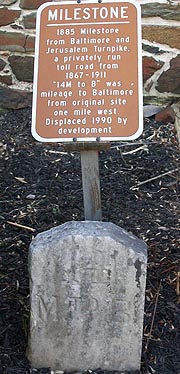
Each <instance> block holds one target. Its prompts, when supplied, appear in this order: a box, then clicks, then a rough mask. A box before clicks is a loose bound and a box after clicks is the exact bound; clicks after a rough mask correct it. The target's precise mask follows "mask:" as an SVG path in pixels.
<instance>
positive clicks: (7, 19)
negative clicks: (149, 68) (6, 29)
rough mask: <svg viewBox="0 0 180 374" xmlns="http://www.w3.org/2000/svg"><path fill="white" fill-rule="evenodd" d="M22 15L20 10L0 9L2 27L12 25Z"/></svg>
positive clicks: (0, 24)
mask: <svg viewBox="0 0 180 374" xmlns="http://www.w3.org/2000/svg"><path fill="white" fill-rule="evenodd" d="M20 14H21V11H20V10H16V9H8V8H7V7H4V6H3V7H0V26H5V25H10V24H11V23H13V22H14V21H15V20H16V19H17V18H19V16H20Z"/></svg>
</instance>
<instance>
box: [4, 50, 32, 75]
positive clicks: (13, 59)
mask: <svg viewBox="0 0 180 374" xmlns="http://www.w3.org/2000/svg"><path fill="white" fill-rule="evenodd" d="M8 61H9V63H10V66H11V69H12V71H13V73H14V74H15V76H16V78H17V79H18V80H20V81H26V82H33V70H34V57H32V56H17V55H16V56H14V55H11V56H10V57H9V58H8Z"/></svg>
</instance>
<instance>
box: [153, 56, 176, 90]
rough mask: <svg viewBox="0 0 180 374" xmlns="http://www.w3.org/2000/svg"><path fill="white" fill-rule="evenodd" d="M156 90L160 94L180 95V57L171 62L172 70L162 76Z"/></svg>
mask: <svg viewBox="0 0 180 374" xmlns="http://www.w3.org/2000/svg"><path fill="white" fill-rule="evenodd" d="M156 88H157V90H158V91H159V92H172V93H176V94H180V55H178V56H177V57H175V58H173V59H172V60H171V62H170V68H169V69H168V70H167V71H164V72H163V73H162V74H161V76H160V78H159V80H158V84H157V87H156Z"/></svg>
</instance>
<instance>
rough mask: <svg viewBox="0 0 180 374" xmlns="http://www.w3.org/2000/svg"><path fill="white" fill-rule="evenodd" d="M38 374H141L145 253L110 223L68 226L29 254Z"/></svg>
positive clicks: (40, 240) (37, 242) (44, 237)
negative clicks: (111, 373) (102, 373)
mask: <svg viewBox="0 0 180 374" xmlns="http://www.w3.org/2000/svg"><path fill="white" fill-rule="evenodd" d="M29 260H30V263H29V265H30V279H31V285H30V290H31V291H30V293H31V327H30V340H29V355H28V356H29V359H30V362H31V364H32V366H33V367H36V368H38V367H51V368H52V369H60V370H72V371H73V370H83V371H84V370H86V369H88V368H89V367H90V368H97V367H100V368H101V369H102V370H103V369H104V370H105V369H107V370H119V371H121V370H138V369H139V366H140V358H141V345H142V326H143V309H144V290H145V279H146V245H145V243H143V242H142V241H141V240H139V239H137V238H136V237H134V236H133V235H132V234H128V233H127V232H126V231H125V230H123V229H121V228H119V227H118V226H115V225H114V224H112V223H107V222H90V221H84V222H75V221H73V222H68V223H65V224H63V225H61V226H59V227H56V228H53V229H51V230H49V231H46V232H43V233H41V234H39V235H37V237H36V238H35V239H34V240H33V242H32V243H31V247H30V256H29Z"/></svg>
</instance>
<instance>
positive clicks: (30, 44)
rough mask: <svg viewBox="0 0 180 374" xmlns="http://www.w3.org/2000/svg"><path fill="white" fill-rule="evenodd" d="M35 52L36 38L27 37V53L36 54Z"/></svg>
mask: <svg viewBox="0 0 180 374" xmlns="http://www.w3.org/2000/svg"><path fill="white" fill-rule="evenodd" d="M34 50H35V36H32V35H27V38H26V43H25V51H26V52H34Z"/></svg>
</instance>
